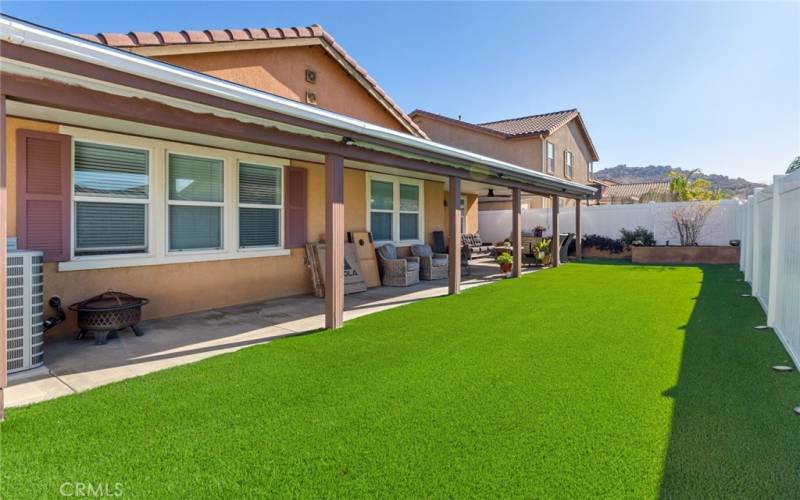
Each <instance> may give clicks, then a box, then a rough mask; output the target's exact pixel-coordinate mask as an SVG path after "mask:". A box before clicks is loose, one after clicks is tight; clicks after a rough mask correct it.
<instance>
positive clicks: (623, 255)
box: [582, 247, 631, 260]
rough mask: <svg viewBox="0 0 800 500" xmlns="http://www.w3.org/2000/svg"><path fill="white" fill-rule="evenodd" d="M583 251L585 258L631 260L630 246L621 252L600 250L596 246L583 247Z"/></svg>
mask: <svg viewBox="0 0 800 500" xmlns="http://www.w3.org/2000/svg"><path fill="white" fill-rule="evenodd" d="M582 253H583V258H584V259H616V260H631V249H630V248H626V249H625V250H623V251H622V252H620V253H611V252H610V251H608V250H600V249H597V248H594V247H583V249H582Z"/></svg>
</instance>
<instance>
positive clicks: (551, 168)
mask: <svg viewBox="0 0 800 500" xmlns="http://www.w3.org/2000/svg"><path fill="white" fill-rule="evenodd" d="M555 171H556V147H555V145H554V144H553V143H552V142H548V143H547V173H548V174H552V173H555Z"/></svg>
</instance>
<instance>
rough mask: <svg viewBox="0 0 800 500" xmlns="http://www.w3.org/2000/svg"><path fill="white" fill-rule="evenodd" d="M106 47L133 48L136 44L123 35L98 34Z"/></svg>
mask: <svg viewBox="0 0 800 500" xmlns="http://www.w3.org/2000/svg"><path fill="white" fill-rule="evenodd" d="M97 36H98V37H99V38H100V40H102V41H103V42H104V43H105V44H106V45H113V46H114V47H135V46H136V42H135V41H134V40H133V38H131V37H130V36H128V35H125V34H123V33H98V35H97Z"/></svg>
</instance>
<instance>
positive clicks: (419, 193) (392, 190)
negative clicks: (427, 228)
mask: <svg viewBox="0 0 800 500" xmlns="http://www.w3.org/2000/svg"><path fill="white" fill-rule="evenodd" d="M367 200H368V203H369V214H368V215H367V219H368V220H367V225H368V227H369V230H370V231H371V232H372V238H373V240H375V241H377V242H394V243H397V244H401V243H405V244H411V243H416V242H419V241H421V240H422V239H423V238H422V234H423V230H424V228H423V208H422V204H423V183H422V181H417V180H414V179H402V178H395V177H387V176H378V175H374V174H372V175H369V177H368V182H367Z"/></svg>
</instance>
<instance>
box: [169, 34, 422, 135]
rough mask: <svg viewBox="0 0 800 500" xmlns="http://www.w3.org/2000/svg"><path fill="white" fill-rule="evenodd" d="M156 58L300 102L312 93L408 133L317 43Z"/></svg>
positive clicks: (321, 102) (324, 104)
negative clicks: (311, 77) (312, 79)
mask: <svg viewBox="0 0 800 500" xmlns="http://www.w3.org/2000/svg"><path fill="white" fill-rule="evenodd" d="M157 58H158V59H161V60H163V61H165V62H168V63H170V64H174V65H176V66H181V67H184V68H189V69H192V70H195V71H200V72H203V73H206V74H209V75H213V76H215V77H218V78H222V79H224V80H229V81H232V82H236V83H240V84H242V85H247V86H248V87H252V88H256V89H259V90H263V91H265V92H270V93H272V94H276V95H279V96H281V97H286V98H288V99H293V100H295V101H300V102H306V92H307V91H308V92H313V93H315V94H316V96H317V105H318V106H319V107H320V108H324V109H327V110H330V111H335V112H337V113H342V114H345V115H348V116H352V117H355V118H360V119H362V120H365V121H368V122H371V123H375V124H378V125H382V126H384V127H388V128H391V129H394V130H399V131H402V132H407V129H406V128H405V127H403V126H402V125H401V124H400V123H399V122H398V121H397V120H396V119H395V117H394V116H392V115H391V113H389V112H388V111H387V110H386V108H384V107H383V105H382V104H381V103H379V102H378V101H377V100H376V99H375V98H374V97H373V96H371V95H370V94H369V93H368V92H367V90H366V89H364V87H362V86H361V84H359V83H358V82H357V81H356V80H355V79H354V78H353V77H352V76H350V75H349V74H348V73H347V71H345V70H344V68H343V67H342V66H341V65H340V64H339V63H338V62H336V61H335V60H334V59H333V58H332V57H331V56H330V55H329V54H328V53H327V52H325V49H323V48H322V47H320V46H318V45H312V46H300V47H280V48H274V49H257V50H240V51H230V52H227V51H226V52H207V53H201V54H176V55H164V56H157ZM306 69H313V70H314V71H316V72H317V82H316V83H309V82H307V81H306V78H305V71H306Z"/></svg>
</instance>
